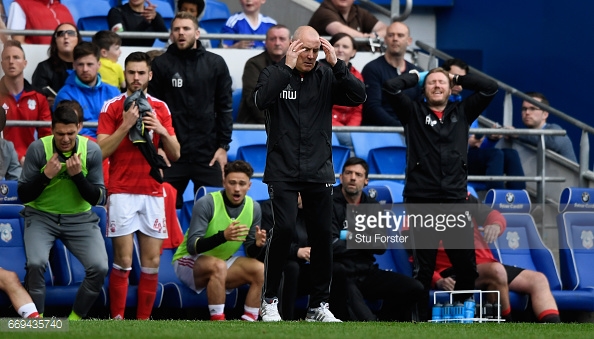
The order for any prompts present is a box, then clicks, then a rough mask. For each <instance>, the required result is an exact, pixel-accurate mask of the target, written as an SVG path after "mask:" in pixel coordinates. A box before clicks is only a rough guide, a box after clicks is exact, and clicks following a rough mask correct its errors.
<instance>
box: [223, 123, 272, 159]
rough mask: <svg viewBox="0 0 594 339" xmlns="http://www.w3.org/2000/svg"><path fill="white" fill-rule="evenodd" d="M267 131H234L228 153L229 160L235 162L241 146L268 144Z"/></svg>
mask: <svg viewBox="0 0 594 339" xmlns="http://www.w3.org/2000/svg"><path fill="white" fill-rule="evenodd" d="M266 139H267V136H266V131H264V130H257V131H249V130H233V134H232V135H231V143H230V144H229V150H228V151H227V159H228V160H229V161H234V160H235V159H236V158H237V149H238V148H239V147H241V146H247V145H258V144H266Z"/></svg>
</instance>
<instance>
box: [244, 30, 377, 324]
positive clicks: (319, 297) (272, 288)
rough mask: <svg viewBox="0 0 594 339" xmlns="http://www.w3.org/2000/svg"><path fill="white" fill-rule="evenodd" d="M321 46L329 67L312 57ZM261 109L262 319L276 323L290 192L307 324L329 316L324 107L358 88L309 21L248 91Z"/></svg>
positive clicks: (359, 97) (357, 95) (328, 164)
mask: <svg viewBox="0 0 594 339" xmlns="http://www.w3.org/2000/svg"><path fill="white" fill-rule="evenodd" d="M320 47H322V48H323V49H324V53H325V55H326V60H327V61H328V63H329V64H330V65H331V66H332V67H325V66H321V65H319V64H318V63H317V62H316V59H317V55H318V51H319V49H320ZM254 96H255V101H256V106H257V107H258V108H259V109H261V110H264V109H265V110H266V115H265V118H266V132H267V134H268V140H267V146H268V155H267V159H266V168H265V170H264V182H266V183H267V184H268V191H269V194H270V198H271V200H272V205H273V216H274V226H273V229H272V232H271V235H270V236H271V241H270V244H269V246H268V248H267V255H266V260H265V265H266V266H265V267H266V270H265V271H266V273H265V285H264V293H263V296H264V298H263V299H264V300H263V302H262V319H263V320H264V321H280V320H281V318H280V316H279V315H278V312H277V306H276V302H277V300H276V297H277V296H278V288H279V284H280V279H281V273H282V270H283V267H284V264H285V261H286V259H287V256H288V251H289V248H290V244H291V237H292V234H293V231H292V229H291V228H292V227H293V226H294V225H295V220H296V217H297V193H298V192H301V198H302V200H303V210H304V214H305V220H306V225H307V231H308V239H309V240H310V243H311V256H310V259H311V265H312V266H311V270H312V279H311V283H312V293H311V298H310V302H309V306H310V310H309V311H308V315H307V317H306V320H308V321H326V322H328V321H336V320H337V319H336V318H334V316H333V315H332V314H331V313H330V311H329V310H328V307H327V301H328V298H329V292H330V291H329V290H330V280H331V278H332V233H331V225H332V218H331V211H332V184H333V183H334V170H333V166H332V145H331V135H332V105H335V104H338V105H343V106H356V105H359V104H361V103H363V102H364V101H365V87H364V85H363V83H362V82H361V81H359V80H358V79H357V78H355V77H354V76H353V75H352V74H351V73H350V72H349V71H348V68H347V66H346V64H345V63H344V62H343V61H342V60H338V59H337V58H336V54H335V52H334V48H333V47H332V45H330V43H329V42H328V41H327V40H326V39H323V38H320V37H319V35H318V33H317V32H316V31H315V30H314V29H313V28H312V27H309V26H302V27H299V28H298V29H297V30H296V31H295V34H294V37H293V41H292V42H291V45H290V46H289V49H288V51H287V55H286V56H285V58H284V59H283V60H281V61H280V62H279V63H278V64H276V65H272V66H268V67H267V68H265V69H264V70H263V71H262V73H260V77H259V79H258V83H257V85H256V89H255V92H254Z"/></svg>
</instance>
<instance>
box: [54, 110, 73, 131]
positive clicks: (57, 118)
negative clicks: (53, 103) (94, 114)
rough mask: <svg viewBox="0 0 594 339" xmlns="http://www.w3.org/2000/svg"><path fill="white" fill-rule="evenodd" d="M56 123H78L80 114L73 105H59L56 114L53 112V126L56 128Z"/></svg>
mask: <svg viewBox="0 0 594 339" xmlns="http://www.w3.org/2000/svg"><path fill="white" fill-rule="evenodd" d="M56 124H64V125H70V124H75V125H78V115H77V114H76V112H75V111H74V109H72V108H71V107H66V106H62V107H59V106H57V107H56V110H55V111H54V114H52V128H54V127H55V126H56Z"/></svg>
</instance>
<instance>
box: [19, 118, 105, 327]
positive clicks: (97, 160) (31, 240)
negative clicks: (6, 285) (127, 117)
mask: <svg viewBox="0 0 594 339" xmlns="http://www.w3.org/2000/svg"><path fill="white" fill-rule="evenodd" d="M78 131H79V122H78V115H77V114H76V112H75V111H74V110H73V109H71V108H68V107H60V108H57V109H56V110H55V111H54V114H53V116H52V135H49V136H47V137H43V138H41V139H39V140H36V141H34V142H33V143H32V144H31V145H30V146H29V149H28V150H27V155H26V157H25V163H24V164H23V172H22V174H21V177H20V179H19V183H18V194H19V198H20V199H21V201H22V202H23V203H24V204H25V208H24V209H23V211H22V212H21V214H22V215H23V216H24V218H25V225H26V227H25V232H24V242H25V252H26V255H27V267H26V268H27V275H26V278H25V284H26V286H27V288H28V290H29V294H30V295H31V298H32V299H33V302H34V303H35V306H37V310H38V311H39V313H40V314H43V312H44V306H45V278H44V273H45V267H46V265H47V261H48V258H49V252H50V250H51V248H52V247H53V246H54V241H55V240H56V239H61V240H62V242H63V243H64V244H65V245H66V248H68V250H69V251H70V252H72V254H74V256H75V257H76V258H77V259H78V260H79V261H80V262H81V263H82V265H83V266H84V268H85V273H86V276H85V279H84V280H83V282H82V284H81V285H80V287H79V289H78V293H77V295H76V299H75V301H74V305H73V306H72V313H71V314H70V316H69V319H71V320H79V319H81V318H83V317H85V316H86V315H87V313H88V311H89V309H90V308H91V306H93V303H94V302H95V299H97V296H98V295H99V292H101V288H102V287H103V281H104V279H105V276H106V275H107V253H106V251H105V243H104V242H103V236H102V235H101V230H100V229H99V225H98V224H99V217H98V216H97V214H95V213H94V212H93V211H92V210H91V206H93V205H103V204H105V200H106V196H105V194H106V192H105V187H104V186H103V170H102V167H101V161H102V160H101V149H100V148H99V146H98V145H97V144H96V143H94V142H93V141H90V140H89V139H87V138H85V137H82V136H79V135H78Z"/></svg>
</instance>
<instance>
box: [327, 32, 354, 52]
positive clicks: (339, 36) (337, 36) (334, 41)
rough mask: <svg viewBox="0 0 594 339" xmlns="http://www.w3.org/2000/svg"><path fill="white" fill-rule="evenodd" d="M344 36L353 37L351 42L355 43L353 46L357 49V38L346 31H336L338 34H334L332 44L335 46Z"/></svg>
mask: <svg viewBox="0 0 594 339" xmlns="http://www.w3.org/2000/svg"><path fill="white" fill-rule="evenodd" d="M344 37H348V38H349V39H351V43H352V44H353V48H354V49H355V50H356V49H357V43H356V42H355V39H354V38H353V37H352V36H350V35H348V34H346V33H342V32H341V33H336V34H334V35H333V36H332V38H331V39H330V45H332V46H334V44H335V43H336V42H337V41H338V40H340V39H342V38H344Z"/></svg>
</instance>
